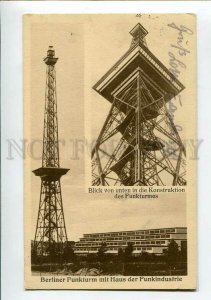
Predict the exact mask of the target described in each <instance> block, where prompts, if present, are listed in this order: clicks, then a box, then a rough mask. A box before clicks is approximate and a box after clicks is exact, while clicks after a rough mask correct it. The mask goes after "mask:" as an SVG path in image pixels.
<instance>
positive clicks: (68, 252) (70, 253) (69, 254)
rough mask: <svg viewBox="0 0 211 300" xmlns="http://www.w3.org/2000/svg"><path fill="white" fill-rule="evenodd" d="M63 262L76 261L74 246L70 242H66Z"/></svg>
mask: <svg viewBox="0 0 211 300" xmlns="http://www.w3.org/2000/svg"><path fill="white" fill-rule="evenodd" d="M62 258H63V262H64V263H67V262H70V261H71V262H74V261H75V260H76V255H75V253H74V250H73V248H72V246H71V245H70V244H69V243H65V246H64V250H63V256H62Z"/></svg>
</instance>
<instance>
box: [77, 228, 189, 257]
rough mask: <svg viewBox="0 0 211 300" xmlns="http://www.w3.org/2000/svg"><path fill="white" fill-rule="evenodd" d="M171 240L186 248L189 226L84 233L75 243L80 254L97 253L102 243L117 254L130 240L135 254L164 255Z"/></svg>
mask: <svg viewBox="0 0 211 300" xmlns="http://www.w3.org/2000/svg"><path fill="white" fill-rule="evenodd" d="M171 240H174V241H175V242H176V243H177V244H178V246H179V250H181V251H184V250H186V249H187V227H171V228H160V229H146V230H132V231H118V232H105V233H90V234H84V235H83V237H82V238H80V240H79V242H76V243H75V245H74V251H75V253H76V254H79V255H85V254H88V253H97V252H98V249H99V248H100V246H101V245H102V243H105V244H106V249H107V250H106V253H110V254H117V253H118V250H119V249H120V248H122V249H123V250H124V249H125V248H126V246H127V245H128V243H129V242H130V243H132V244H133V254H134V255H138V254H140V253H143V252H148V253H151V254H152V253H153V254H156V255H162V254H163V253H164V252H165V251H166V249H167V248H168V245H169V243H170V241H171Z"/></svg>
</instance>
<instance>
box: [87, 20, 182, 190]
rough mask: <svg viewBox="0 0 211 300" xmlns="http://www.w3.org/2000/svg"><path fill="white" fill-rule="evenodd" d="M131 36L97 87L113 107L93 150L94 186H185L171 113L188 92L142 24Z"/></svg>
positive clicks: (178, 145)
mask: <svg viewBox="0 0 211 300" xmlns="http://www.w3.org/2000/svg"><path fill="white" fill-rule="evenodd" d="M130 34H131V35H132V42H131V45H130V48H129V50H128V51H127V52H126V53H125V54H124V55H123V56H122V57H121V58H120V59H119V60H118V61H117V63H116V64H115V65H114V66H113V67H112V68H111V69H110V70H109V71H108V72H107V73H106V74H105V75H104V76H103V77H102V78H101V79H100V80H99V81H98V82H97V83H96V84H95V85H94V87H93V88H94V90H95V91H96V92H98V93H99V95H101V96H102V97H104V98H105V99H106V100H107V101H109V102H110V104H111V107H110V110H109V113H108V115H107V117H106V120H105V121H104V124H103V126H102V129H101V131H100V134H99V136H98V138H97V141H96V143H95V145H94V148H93V149H92V185H93V186H99V185H101V186H115V185H123V186H135V185H137V186H153V185H155V186H165V185H173V186H177V185H182V186H183V185H186V168H185V163H186V161H185V156H186V152H185V147H184V145H183V143H182V140H181V138H180V135H179V133H178V130H177V126H176V125H175V124H174V120H173V117H172V115H171V113H170V111H169V110H168V103H169V101H174V98H175V97H176V96H177V95H178V94H179V93H180V92H182V91H183V90H184V88H185V87H184V86H183V84H182V83H181V82H180V81H179V80H178V79H177V78H176V77H175V76H174V75H173V74H172V73H171V72H170V71H169V70H168V69H167V68H166V67H165V66H164V65H163V64H162V63H161V62H160V61H159V59H158V58H156V57H155V56H154V55H153V54H152V52H151V51H150V50H149V49H148V46H147V43H146V39H145V38H146V35H147V34H148V31H147V30H146V29H145V28H144V27H143V26H142V25H141V24H140V23H138V24H137V25H136V26H135V27H134V28H133V29H132V30H131V31H130ZM160 47H162V45H160ZM102 59H103V57H102ZM102 101H103V99H102Z"/></svg>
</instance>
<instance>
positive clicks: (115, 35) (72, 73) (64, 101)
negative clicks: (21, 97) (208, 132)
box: [25, 15, 192, 240]
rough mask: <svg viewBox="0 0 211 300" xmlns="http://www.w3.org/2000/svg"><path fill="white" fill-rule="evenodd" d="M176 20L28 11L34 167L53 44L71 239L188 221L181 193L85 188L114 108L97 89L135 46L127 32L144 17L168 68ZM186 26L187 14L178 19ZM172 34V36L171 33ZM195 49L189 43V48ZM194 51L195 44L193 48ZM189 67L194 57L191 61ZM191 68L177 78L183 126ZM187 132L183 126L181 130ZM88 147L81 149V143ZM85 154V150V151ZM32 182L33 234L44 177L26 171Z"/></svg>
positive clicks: (30, 153) (156, 51) (153, 48)
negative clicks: (148, 196) (93, 151)
mask: <svg viewBox="0 0 211 300" xmlns="http://www.w3.org/2000/svg"><path fill="white" fill-rule="evenodd" d="M173 21H174V22H178V16H177V15H174V16H172V15H171V16H168V17H166V16H165V15H159V16H158V15H144V16H142V17H141V18H137V17H136V16H135V15H130V16H128V15H116V16H115V15H114V16H112V17H111V16H106V15H96V16H94V17H91V16H89V15H87V16H86V17H85V16H76V15H74V16H73V15H64V16H62V17H61V16H60V17H59V16H56V15H55V16H50V17H49V16H29V17H28V22H26V23H25V26H29V32H30V34H28V35H27V36H25V39H27V41H28V44H27V45H28V46H27V47H26V53H27V55H28V57H29V58H30V59H29V61H28V64H29V68H30V80H29V82H30V84H29V87H26V88H28V89H30V99H25V101H29V102H30V111H29V112H28V113H29V116H28V118H29V119H30V124H27V126H30V137H31V141H29V142H31V149H30V147H29V150H28V156H30V165H31V170H34V169H36V168H39V167H40V166H41V160H40V155H41V153H42V144H41V143H40V142H39V141H41V140H42V133H43V117H44V100H45V82H46V65H45V64H44V62H43V58H44V57H45V56H46V51H47V49H48V46H49V45H53V46H54V49H55V52H56V57H59V60H58V62H57V64H56V81H57V105H58V121H59V139H60V140H61V141H63V144H61V145H60V166H61V167H65V168H70V171H69V172H68V174H67V175H66V176H64V177H62V180H61V184H62V196H63V206H64V214H65V222H66V227H67V233H68V239H69V240H78V239H79V237H81V236H82V234H84V233H91V232H103V231H115V230H132V229H144V228H158V227H171V226H185V225H186V201H185V196H184V195H180V194H161V195H160V197H159V199H158V200H141V199H137V200H116V199H112V198H111V197H109V196H107V195H96V194H95V195H92V194H88V193H87V186H88V185H87V182H89V180H90V173H89V170H90V156H89V153H90V147H91V146H90V145H91V144H92V140H91V137H92V138H97V135H98V133H99V131H100V129H101V127H102V124H103V122H104V120H105V117H106V115H107V113H108V109H109V107H110V105H109V103H107V101H106V100H105V99H103V98H102V97H101V96H100V95H98V94H97V93H96V92H95V91H94V90H93V89H92V86H93V85H94V84H95V83H96V82H97V81H98V80H99V79H100V78H101V77H102V76H103V75H104V74H105V72H106V71H107V70H108V69H110V67H112V65H113V64H114V63H115V62H116V61H117V60H118V59H119V58H120V57H121V56H122V55H123V54H124V53H125V52H126V51H127V50H128V49H129V47H130V43H131V36H130V34H129V31H130V30H131V29H132V28H133V27H134V26H135V25H136V24H137V23H138V22H140V23H141V24H142V25H143V26H144V27H145V28H146V29H147V30H148V31H149V34H148V35H147V37H146V41H147V44H148V47H149V49H150V50H151V51H152V52H153V54H155V56H157V58H158V59H160V60H161V61H162V62H163V63H164V65H166V66H167V67H168V64H169V56H168V52H169V51H170V50H171V47H170V44H171V43H173V42H175V41H177V40H176V38H177V33H176V32H175V34H174V32H173V34H172V29H171V28H169V27H168V26H167V24H168V23H170V22H173ZM179 22H180V23H182V24H183V25H187V26H188V23H189V21H188V19H186V18H185V16H184V17H182V19H181V16H180V21H179ZM168 36H170V39H168V38H167V37H168ZM188 46H189V45H188ZM190 48H191V45H190ZM185 59H186V60H185V62H186V64H187V66H188V65H189V62H190V60H191V59H192V58H191V56H190V57H187V58H185ZM187 74H188V70H187V69H186V70H183V72H182V73H181V76H180V77H179V79H180V80H181V82H182V83H183V84H184V85H185V86H186V90H185V91H184V92H182V93H181V96H182V101H185V99H186V102H182V103H183V107H182V109H181V108H180V107H178V111H177V112H176V113H175V123H176V124H177V122H178V124H180V125H182V126H183V128H184V129H185V128H186V127H187V126H186V121H187V119H186V118H185V114H186V113H187V109H188V105H191V103H188V105H187V96H188V93H190V87H189V84H190V83H189V81H188V75H187ZM182 137H185V130H183V132H182ZM84 139H85V140H86V143H87V145H88V147H87V148H86V147H85V149H83V148H84V147H83V143H84V142H83V141H84ZM84 151H85V153H84ZM28 176H29V177H28V179H29V181H30V184H31V185H30V186H31V197H30V199H29V200H27V201H30V204H31V238H32V239H33V237H34V233H35V226H36V219H37V212H38V205H39V193H40V179H39V177H36V176H34V175H33V174H32V173H30V174H28Z"/></svg>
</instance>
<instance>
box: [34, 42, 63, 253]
mask: <svg viewBox="0 0 211 300" xmlns="http://www.w3.org/2000/svg"><path fill="white" fill-rule="evenodd" d="M57 60H58V58H55V52H54V50H53V48H52V47H50V48H49V50H48V52H47V57H46V58H45V59H44V61H45V63H46V65H47V73H46V92H45V112H44V131H43V154H42V168H40V169H37V170H35V171H34V173H35V175H37V176H40V178H41V191H40V203H39V210H38V217H37V226H36V232H35V239H34V241H35V243H34V244H35V247H36V250H37V254H39V255H50V254H51V251H56V253H57V254H59V253H62V251H63V247H64V243H65V242H66V241H67V232H66V226H65V220H64V211H63V204H62V195H61V185H60V178H61V176H62V175H64V174H65V173H66V172H67V171H68V169H62V168H60V165H59V145H58V119H57V98H56V71H55V64H56V62H57Z"/></svg>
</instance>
